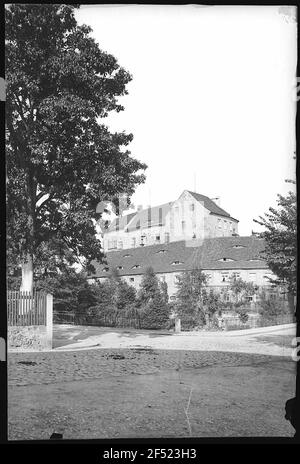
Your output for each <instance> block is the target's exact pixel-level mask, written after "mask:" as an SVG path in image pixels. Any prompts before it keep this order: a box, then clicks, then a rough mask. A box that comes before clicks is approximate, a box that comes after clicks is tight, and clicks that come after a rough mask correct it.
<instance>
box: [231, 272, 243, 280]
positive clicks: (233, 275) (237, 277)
mask: <svg viewBox="0 0 300 464" xmlns="http://www.w3.org/2000/svg"><path fill="white" fill-rule="evenodd" d="M232 277H233V278H234V279H239V278H240V277H241V273H240V272H234V273H233V274H232Z"/></svg>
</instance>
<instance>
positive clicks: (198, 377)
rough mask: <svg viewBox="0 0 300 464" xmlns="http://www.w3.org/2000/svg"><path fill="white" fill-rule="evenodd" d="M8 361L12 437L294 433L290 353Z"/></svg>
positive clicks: (131, 352)
mask: <svg viewBox="0 0 300 464" xmlns="http://www.w3.org/2000/svg"><path fill="white" fill-rule="evenodd" d="M8 361H9V390H8V394H9V398H8V399H9V409H8V415H9V439H10V440H30V439H49V437H50V435H51V434H52V433H53V432H54V431H55V432H60V433H63V438H65V439H68V438H69V439H71V438H73V439H75V438H81V439H83V438H128V437H130V438H133V437H134V438H136V437H143V438H146V437H147V438H151V437H156V438H157V437H173V438H174V437H189V436H192V437H232V436H236V437H241V436H244V437H248V436H260V437H261V436H268V437H270V436H275V437H276V436H278V437H279V436H282V437H292V436H293V435H294V430H293V428H292V426H291V425H290V423H289V422H287V421H286V420H285V418H284V405H285V401H286V400H287V399H289V398H291V397H293V396H294V394H295V372H296V364H295V362H293V361H292V360H291V358H290V357H287V356H285V357H281V356H267V355H263V354H253V353H234V352H230V351H227V352H225V351H212V350H210V351H192V350H174V349H172V350H161V349H153V348H148V349H147V348H146V349H145V348H143V347H140V348H138V347H136V348H135V349H102V348H100V349H85V350H81V351H76V352H75V351H65V352H58V351H53V352H48V353H11V354H10V355H9V360H8Z"/></svg>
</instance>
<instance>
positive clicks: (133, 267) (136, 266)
mask: <svg viewBox="0 0 300 464" xmlns="http://www.w3.org/2000/svg"><path fill="white" fill-rule="evenodd" d="M140 267H141V266H140V265H139V264H135V265H134V266H132V268H131V269H139V268H140Z"/></svg>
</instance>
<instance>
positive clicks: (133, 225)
mask: <svg viewBox="0 0 300 464" xmlns="http://www.w3.org/2000/svg"><path fill="white" fill-rule="evenodd" d="M171 205H172V202H169V203H164V204H163V205H158V206H153V207H151V208H147V209H143V210H141V211H138V212H135V213H131V214H127V215H126V216H123V217H120V218H117V219H114V221H112V223H111V225H110V226H109V228H108V232H112V231H115V230H116V227H117V225H118V226H119V230H123V229H125V227H126V226H127V224H128V227H126V229H128V231H129V232H130V231H132V230H136V229H139V228H141V229H146V228H148V227H154V226H158V225H162V226H164V225H165V219H166V215H167V213H168V212H169V211H170V208H171ZM118 219H119V222H118Z"/></svg>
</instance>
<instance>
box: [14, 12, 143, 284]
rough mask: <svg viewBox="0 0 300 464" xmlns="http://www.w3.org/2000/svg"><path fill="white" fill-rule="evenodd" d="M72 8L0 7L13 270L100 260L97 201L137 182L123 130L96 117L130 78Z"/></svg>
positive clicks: (128, 191) (111, 107)
mask: <svg viewBox="0 0 300 464" xmlns="http://www.w3.org/2000/svg"><path fill="white" fill-rule="evenodd" d="M76 8H79V5H66V4H9V5H7V7H6V9H5V15H6V18H5V20H6V26H5V30H6V45H5V47H6V51H5V58H6V66H5V67H6V83H7V93H6V128H7V131H6V153H7V248H8V254H7V258H8V263H9V265H10V266H11V267H15V266H19V265H22V266H23V271H24V275H23V278H24V276H25V274H26V275H27V276H29V275H30V274H31V275H32V270H33V267H34V269H35V271H37V272H39V273H43V274H45V276H47V274H48V273H49V272H51V271H55V272H56V271H57V270H58V269H64V268H67V267H68V266H70V265H72V264H74V263H75V262H79V263H81V264H83V265H84V266H85V267H86V268H89V267H91V262H92V260H94V259H97V260H101V259H102V257H103V254H102V250H101V247H100V243H99V241H98V240H97V238H96V236H95V235H96V230H95V220H97V219H99V214H98V213H96V206H97V204H98V203H99V202H100V201H108V200H113V201H114V202H116V203H117V199H118V197H119V196H122V195H126V197H128V198H130V196H131V195H132V194H133V192H134V191H135V188H136V186H137V185H139V184H140V183H142V182H143V181H144V174H142V173H141V171H142V170H144V169H145V168H146V166H145V165H144V164H142V163H140V162H139V161H137V160H135V159H134V158H132V157H131V155H130V152H129V151H128V149H127V148H126V147H127V146H128V144H129V143H130V141H131V140H132V134H125V133H124V132H121V133H111V132H109V130H108V129H107V127H106V126H105V125H104V124H103V123H102V118H104V117H106V116H107V115H108V114H109V112H111V111H117V112H118V111H121V110H123V107H122V106H121V105H120V104H119V103H118V100H117V99H118V97H119V96H122V95H125V94H126V93H127V90H126V85H127V84H128V82H129V81H130V80H131V76H130V74H129V73H128V72H127V71H125V70H124V69H123V68H122V67H120V65H119V64H118V62H117V60H116V58H114V57H113V56H112V55H110V54H108V53H106V52H104V51H102V50H101V49H100V48H99V46H98V44H97V43H96V42H95V40H94V39H93V38H92V37H91V35H90V33H91V29H90V28H89V27H87V26H79V25H78V24H77V23H76V20H75V17H74V11H75V9H76ZM23 280H25V279H23ZM29 280H30V279H29ZM31 281H32V278H31ZM30 285H31V286H32V282H31V284H30Z"/></svg>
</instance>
